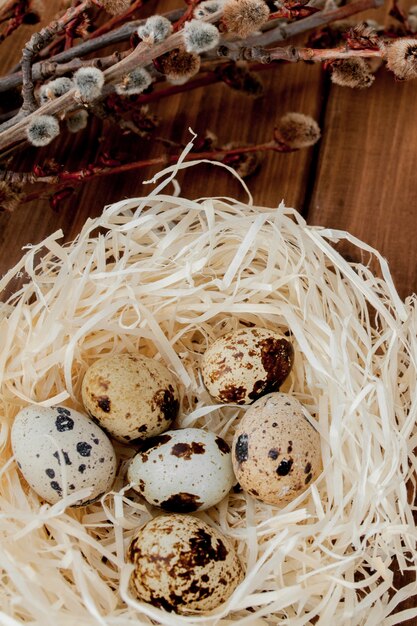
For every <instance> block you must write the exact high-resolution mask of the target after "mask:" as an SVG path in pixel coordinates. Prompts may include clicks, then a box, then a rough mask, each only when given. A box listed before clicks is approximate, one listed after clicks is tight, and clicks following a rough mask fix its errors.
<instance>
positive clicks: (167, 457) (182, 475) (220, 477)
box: [128, 428, 236, 513]
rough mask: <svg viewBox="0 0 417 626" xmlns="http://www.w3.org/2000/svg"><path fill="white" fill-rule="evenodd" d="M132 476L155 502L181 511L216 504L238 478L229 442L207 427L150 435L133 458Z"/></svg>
mask: <svg viewBox="0 0 417 626" xmlns="http://www.w3.org/2000/svg"><path fill="white" fill-rule="evenodd" d="M148 442H149V444H150V445H146V444H147V443H148ZM128 480H129V482H130V483H132V486H133V488H134V489H136V491H138V492H139V493H140V494H141V495H142V496H143V497H144V498H145V500H147V501H148V502H149V503H150V504H153V505H154V506H159V507H161V508H162V509H165V510H166V511H178V512H182V513H189V512H191V511H197V510H198V511H202V510H205V509H208V508H209V507H211V506H214V505H215V504H217V503H218V502H220V500H222V499H223V498H224V497H225V496H226V495H227V494H228V493H229V491H230V489H231V488H232V486H233V483H234V482H236V479H235V476H234V473H233V468H232V459H231V454H230V448H229V446H228V445H227V443H226V442H225V441H224V439H222V438H221V437H218V436H217V435H216V434H215V433H212V432H210V431H207V430H203V429H202V428H182V429H179V430H168V431H166V432H165V433H163V434H162V435H159V436H158V437H153V438H152V439H148V440H147V441H146V442H145V449H142V450H141V451H140V452H138V454H137V455H136V456H135V457H134V458H133V459H132V461H131V462H130V465H129V469H128Z"/></svg>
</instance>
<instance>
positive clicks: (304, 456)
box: [232, 392, 321, 504]
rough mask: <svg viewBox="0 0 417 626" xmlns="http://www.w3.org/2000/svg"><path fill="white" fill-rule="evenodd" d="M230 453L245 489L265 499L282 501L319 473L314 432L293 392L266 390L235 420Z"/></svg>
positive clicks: (276, 502)
mask: <svg viewBox="0 0 417 626" xmlns="http://www.w3.org/2000/svg"><path fill="white" fill-rule="evenodd" d="M232 459H233V468H234V470H235V474H236V478H237V480H238V481H239V483H240V485H241V487H242V488H243V489H244V490H245V491H248V492H249V493H250V494H252V495H253V496H255V498H257V499H258V500H262V501H263V502H267V503H268V504H282V503H285V502H288V501H289V500H292V499H294V498H295V497H296V496H298V495H299V494H300V493H302V492H303V491H305V490H306V489H307V488H308V486H309V484H310V483H311V481H312V480H314V479H315V478H316V477H317V476H318V474H319V473H320V471H321V446H320V435H319V433H318V432H317V431H316V430H315V428H314V427H313V426H312V425H311V424H310V422H309V421H308V420H307V418H306V417H304V413H303V406H302V404H301V403H300V402H299V401H298V400H297V399H296V398H293V397H291V396H289V395H287V394H284V393H277V392H276V393H270V394H268V395H266V396H263V397H262V398H259V400H257V401H256V402H254V403H253V405H252V406H251V407H249V409H248V410H247V411H246V414H245V416H244V417H243V419H242V420H241V421H240V423H239V425H238V427H237V429H236V432H235V435H234V438H233V445H232Z"/></svg>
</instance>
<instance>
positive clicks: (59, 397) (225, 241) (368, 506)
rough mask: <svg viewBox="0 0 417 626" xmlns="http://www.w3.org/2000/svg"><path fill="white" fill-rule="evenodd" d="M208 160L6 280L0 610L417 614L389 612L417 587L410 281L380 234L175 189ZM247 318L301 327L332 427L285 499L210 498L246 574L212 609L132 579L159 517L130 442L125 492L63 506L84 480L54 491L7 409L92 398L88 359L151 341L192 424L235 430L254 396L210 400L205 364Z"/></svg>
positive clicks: (24, 263) (299, 356) (314, 411)
mask: <svg viewBox="0 0 417 626" xmlns="http://www.w3.org/2000/svg"><path fill="white" fill-rule="evenodd" d="M189 150H190V146H188V148H187V150H186V152H187V151H189ZM184 154H185V153H184ZM193 164H194V163H187V164H186V163H184V162H181V161H180V162H179V163H178V164H177V165H175V166H173V167H170V168H168V169H166V170H165V171H164V172H162V173H160V174H159V175H158V176H156V177H155V179H154V181H155V182H158V183H159V184H158V185H157V187H156V189H155V190H154V191H153V192H152V193H150V194H149V195H148V196H146V197H143V198H135V199H130V200H123V201H121V202H118V203H116V204H113V205H111V206H108V207H107V208H106V209H105V210H104V212H103V214H102V216H101V217H100V218H98V219H94V220H88V221H87V222H86V224H85V226H84V228H83V229H82V231H81V233H80V234H79V236H78V237H77V239H76V240H75V241H74V242H73V243H71V244H68V245H63V244H62V243H60V239H61V237H62V233H61V232H57V233H55V234H53V235H51V236H50V237H48V238H47V239H45V241H43V242H42V244H39V245H36V246H33V247H31V248H29V249H28V250H27V252H26V254H25V256H24V257H23V258H22V260H21V261H20V262H19V263H18V264H17V266H16V267H14V268H13V269H12V270H11V271H10V272H8V273H7V274H6V275H5V276H4V277H3V279H2V280H1V281H0V290H1V291H2V292H3V293H4V290H5V289H6V287H7V285H8V284H9V283H10V281H12V280H13V279H14V278H15V277H16V276H17V275H18V274H19V273H23V276H24V279H25V285H24V286H23V287H22V288H21V289H20V291H18V292H17V293H16V294H15V295H14V296H13V297H11V298H10V299H9V301H8V303H7V304H8V305H12V306H13V309H11V308H10V307H9V306H7V307H2V308H1V309H0V345H1V347H2V349H1V352H0V401H1V414H2V420H1V430H0V445H1V458H2V469H1V483H0V511H1V515H0V531H1V532H0V566H1V568H2V570H3V576H2V579H1V585H0V606H1V610H2V613H1V615H2V616H3V617H2V618H1V620H0V621H2V622H4V623H7V624H9V623H10V624H12V619H13V620H16V621H13V624H14V623H26V622H27V623H36V624H52V623H54V624H60V626H67V625H68V626H73V624H74V620H76V621H77V622H78V623H80V624H81V623H82V624H83V626H93V625H96V624H108V625H115V624H117V626H128V625H131V624H133V623H134V624H136V625H138V626H142V625H143V626H145V625H150V624H152V623H153V624H155V623H156V624H162V625H164V626H180V625H181V624H202V625H204V626H214V625H216V626H227V625H232V624H239V626H246V625H247V626H255V625H256V626H271V625H272V624H274V625H275V624H280V625H286V626H302V625H310V624H313V623H318V624H323V625H328V624H354V625H355V626H362V625H365V624H366V626H380V624H382V623H383V624H384V625H386V626H388V625H391V624H397V623H400V622H401V620H402V616H403V618H407V619H410V618H412V617H415V616H417V609H409V610H408V611H406V612H405V613H404V612H403V613H399V614H398V615H396V616H392V617H388V616H389V615H390V614H391V612H392V611H393V610H394V608H395V607H396V606H397V604H398V603H399V602H400V601H401V600H402V599H404V598H406V597H409V596H412V595H413V594H414V593H416V589H417V586H416V585H415V584H410V585H409V586H408V587H407V588H405V589H403V590H395V589H393V573H392V570H391V569H390V568H391V566H393V565H394V561H395V559H396V560H397V563H398V566H399V568H400V569H402V570H407V569H409V570H412V569H413V568H415V566H416V556H417V551H416V539H417V531H416V529H415V525H414V521H413V515H412V510H413V507H412V506H411V505H410V504H409V502H410V501H413V500H414V496H415V487H416V481H415V477H414V471H415V468H416V466H417V464H416V463H417V459H416V455H415V452H414V449H415V448H416V445H417V438H416V434H415V431H414V424H415V421H416V414H417V382H416V381H417V375H416V374H417V364H416V362H417V314H416V308H415V304H416V302H415V297H412V298H409V299H408V300H407V301H406V302H405V303H403V302H402V301H401V300H400V298H399V297H398V295H397V292H396V291H395V288H394V285H393V282H392V279H391V276H390V273H389V270H388V267H387V265H386V262H385V260H384V259H383V258H382V257H381V256H380V255H379V254H378V252H376V251H375V250H373V249H372V248H370V247H369V246H367V245H366V244H364V243H362V242H360V241H358V240H357V239H355V238H353V237H351V236H350V235H348V234H347V233H345V232H341V231H335V230H331V229H325V228H319V227H310V226H307V225H306V223H305V221H304V220H303V219H302V217H301V216H300V215H299V214H298V213H297V212H296V211H295V210H293V209H291V208H287V207H285V206H284V205H283V204H281V205H280V206H279V207H278V208H263V207H256V206H253V204H252V200H251V198H250V196H249V197H248V203H247V204H246V203H242V202H237V201H235V200H233V199H229V198H206V199H201V200H198V201H197V200H188V199H185V198H182V197H176V196H173V195H170V188H169V187H167V185H168V183H169V182H170V181H171V180H173V179H174V177H175V176H176V174H177V172H178V171H179V170H181V169H182V168H185V167H189V166H191V165H193ZM242 184H244V183H242ZM175 188H176V189H178V186H176V187H175ZM340 239H342V240H349V241H350V242H351V243H353V244H355V245H356V246H357V248H358V250H359V251H361V253H362V254H363V258H364V259H365V262H366V260H367V258H368V257H369V259H370V258H371V257H373V258H374V259H375V260H376V261H377V262H379V266H380V270H381V276H380V277H377V276H375V275H374V274H373V273H372V271H371V270H370V269H369V267H367V266H366V265H361V264H352V263H348V262H347V261H345V260H344V259H343V258H342V257H341V256H340V255H339V254H338V253H337V252H336V251H335V249H334V247H333V246H332V243H333V242H335V241H337V240H340ZM251 324H256V325H259V326H261V327H263V328H265V327H266V328H270V329H277V330H278V331H280V332H285V331H287V330H290V331H291V336H290V339H291V342H292V344H293V346H294V352H295V360H294V367H293V370H292V372H291V374H290V376H289V378H288V379H287V381H286V382H285V385H284V387H283V388H282V389H281V391H285V392H288V393H290V394H292V395H293V396H294V397H295V398H297V399H298V400H299V401H301V402H302V404H303V405H304V407H305V415H306V419H308V420H309V421H310V422H311V423H312V424H314V425H315V427H316V428H317V429H318V430H319V432H320V435H321V447H322V449H321V453H322V459H323V467H324V469H323V472H322V473H321V474H320V475H319V477H318V478H317V480H316V481H312V482H311V484H310V485H309V488H308V489H307V491H305V492H304V493H302V494H301V495H300V496H298V497H297V499H295V500H293V501H292V502H290V503H288V504H287V505H286V506H285V508H279V507H276V506H271V505H267V504H264V503H262V502H258V501H256V500H254V499H253V498H252V497H251V496H250V495H248V494H245V493H244V492H234V491H232V492H231V493H230V495H229V497H228V498H226V499H225V500H223V501H222V502H221V503H220V504H219V505H217V506H216V507H214V508H212V509H210V510H207V511H204V512H201V513H197V514H196V515H197V517H199V518H200V519H201V520H203V521H205V522H208V523H209V524H211V525H212V526H214V527H215V528H217V529H218V530H220V531H221V532H222V533H224V534H225V535H226V536H227V537H229V539H230V540H231V541H232V542H233V543H234V545H235V547H236V549H237V552H238V555H239V557H240V559H241V561H242V564H243V566H244V568H245V569H246V572H247V574H246V577H245V579H244V581H243V582H242V583H241V584H240V585H239V586H238V587H237V589H236V590H235V591H234V593H233V594H232V595H231V597H230V598H229V600H228V601H227V602H226V604H224V605H222V606H221V607H219V608H218V609H216V610H215V611H214V613H212V614H210V615H204V616H179V615H175V614H171V613H166V612H164V611H162V610H160V609H158V608H156V607H153V606H150V605H148V604H145V603H142V602H139V601H137V600H135V599H134V598H133V597H132V594H131V590H130V588H129V579H130V576H131V573H132V565H130V564H128V563H127V562H126V560H125V551H126V548H127V546H128V545H129V542H130V540H131V539H132V537H133V536H134V534H135V531H136V529H137V528H138V527H139V526H140V525H141V524H143V523H145V522H146V521H148V520H149V519H150V518H151V513H150V512H149V510H148V508H147V507H146V506H145V504H144V503H143V501H142V500H141V499H140V498H139V496H138V495H137V494H136V493H135V492H134V491H133V490H129V489H128V488H127V487H126V484H125V482H124V475H125V472H126V467H127V461H128V459H129V458H130V457H131V456H133V454H134V450H133V448H129V447H126V446H123V445H121V444H117V448H116V449H117V453H118V455H119V460H120V463H119V468H118V478H117V480H116V483H115V484H114V487H113V491H112V492H111V493H109V494H106V495H105V496H104V497H103V498H102V500H101V501H99V502H96V503H94V504H91V505H89V506H87V507H85V508H79V509H70V508H67V509H65V506H66V505H70V504H71V503H73V502H76V501H77V500H79V499H80V498H81V497H85V498H86V497H87V495H88V494H86V493H81V492H74V493H71V494H70V495H68V496H67V497H66V498H65V499H64V500H63V501H61V502H58V503H56V504H54V505H48V504H45V503H43V502H41V501H40V500H39V499H38V497H37V496H36V495H35V494H34V492H33V491H31V490H30V489H29V488H28V486H27V485H26V484H25V482H24V480H23V479H22V478H21V476H20V474H19V472H18V469H17V466H16V463H15V461H14V459H13V458H12V456H11V447H10V429H11V425H12V423H13V419H14V416H15V415H16V414H17V413H18V411H19V410H20V409H21V408H22V407H24V406H26V405H27V403H29V402H38V403H41V404H42V405H43V406H52V405H55V404H65V405H67V406H69V407H73V408H75V409H77V410H82V406H81V382H82V378H83V375H84V373H85V371H86V370H87V368H88V367H89V365H91V364H92V363H93V362H94V361H95V360H96V359H97V358H100V357H103V356H105V355H111V354H117V353H120V352H129V351H131V352H135V351H139V352H140V353H142V354H144V355H145V356H150V357H154V358H156V359H158V360H160V361H161V362H162V363H164V364H165V365H166V366H167V367H168V368H169V369H170V370H171V371H172V372H174V373H175V375H176V376H177V377H178V380H179V381H180V383H181V385H182V390H181V418H180V419H179V421H178V424H177V425H180V426H182V427H205V428H207V429H208V430H211V431H213V432H215V433H217V434H218V435H219V436H221V437H223V438H224V439H225V440H226V441H227V442H228V443H229V444H230V443H231V441H232V439H233V434H234V432H235V429H236V426H237V424H238V420H239V418H240V417H241V416H242V415H243V414H244V412H245V407H241V406H237V405H235V406H233V405H232V406H224V405H218V404H214V403H213V401H212V400H211V398H210V396H209V395H208V393H207V392H206V391H205V389H204V386H203V384H202V380H201V375H200V372H199V364H200V360H201V355H202V354H203V353H204V351H205V349H206V348H207V346H208V345H209V344H210V343H211V342H213V341H214V340H215V339H216V338H217V337H219V336H221V335H222V334H225V333H226V332H230V331H233V330H235V329H237V328H239V327H244V326H247V325H251ZM407 484H408V494H407ZM316 616H319V620H318V621H317V620H315V619H314V618H315V617H316ZM152 620H154V621H152Z"/></svg>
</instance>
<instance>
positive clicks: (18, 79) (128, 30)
mask: <svg viewBox="0 0 417 626" xmlns="http://www.w3.org/2000/svg"><path fill="white" fill-rule="evenodd" d="M183 13H184V9H176V10H175V11H171V12H170V13H166V14H165V17H167V18H168V19H169V20H171V21H172V22H175V20H177V19H178V18H179V17H181V15H182V14H183ZM144 21H145V20H135V21H134V22H129V24H125V25H124V26H122V27H121V28H118V29H116V30H114V31H111V32H109V33H106V34H104V35H101V36H100V37H97V39H90V40H88V41H84V42H83V43H80V44H78V45H77V46H74V47H73V48H71V49H70V50H64V51H63V52H60V53H59V54H55V55H54V56H53V57H51V58H50V59H49V60H48V61H40V62H38V63H35V64H34V65H33V67H32V72H33V80H41V79H42V75H43V74H42V67H43V65H44V63H67V62H68V61H71V60H72V59H74V58H77V57H78V58H79V57H83V56H86V55H87V54H91V53H93V52H96V51H97V50H101V48H105V47H107V46H111V45H115V44H118V43H122V42H124V41H128V40H129V39H130V37H131V36H132V35H133V33H134V32H135V31H136V29H137V27H138V26H139V25H140V24H143V23H144ZM21 84H22V73H21V72H14V73H11V74H9V75H8V76H5V77H4V78H1V79H0V93H1V92H4V91H8V90H9V89H14V88H15V87H18V86H19V85H21Z"/></svg>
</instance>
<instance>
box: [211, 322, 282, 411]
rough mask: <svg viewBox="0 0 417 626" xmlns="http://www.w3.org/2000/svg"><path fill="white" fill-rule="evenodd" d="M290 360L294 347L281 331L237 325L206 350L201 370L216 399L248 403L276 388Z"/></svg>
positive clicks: (280, 382)
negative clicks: (232, 330)
mask: <svg viewBox="0 0 417 626" xmlns="http://www.w3.org/2000/svg"><path fill="white" fill-rule="evenodd" d="M293 360H294V350H293V347H292V345H291V343H290V342H289V341H287V339H285V337H283V336H282V334H280V333H278V332H274V331H272V330H268V329H266V328H257V327H254V328H240V329H239V330H236V331H234V332H231V333H227V334H226V335H223V337H220V338H219V339H217V340H216V341H215V342H214V343H213V344H212V345H211V346H210V347H209V348H208V349H207V350H206V352H205V353H204V356H203V359H202V363H201V373H202V376H203V381H204V384H205V386H206V388H207V391H208V392H209V394H210V395H211V396H212V397H213V398H214V399H215V400H217V401H218V402H225V403H235V404H250V403H251V402H253V401H254V400H257V398H259V397H261V396H262V395H264V394H266V393H269V392H271V391H275V390H277V389H279V387H280V385H282V383H283V382H284V380H285V379H286V378H287V376H288V374H289V373H290V371H291V368H292V364H293Z"/></svg>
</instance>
